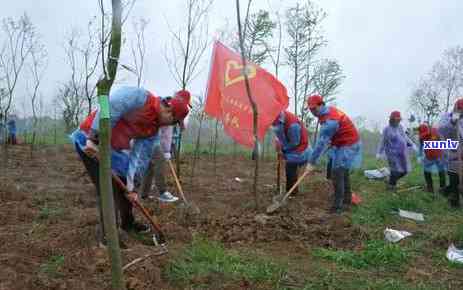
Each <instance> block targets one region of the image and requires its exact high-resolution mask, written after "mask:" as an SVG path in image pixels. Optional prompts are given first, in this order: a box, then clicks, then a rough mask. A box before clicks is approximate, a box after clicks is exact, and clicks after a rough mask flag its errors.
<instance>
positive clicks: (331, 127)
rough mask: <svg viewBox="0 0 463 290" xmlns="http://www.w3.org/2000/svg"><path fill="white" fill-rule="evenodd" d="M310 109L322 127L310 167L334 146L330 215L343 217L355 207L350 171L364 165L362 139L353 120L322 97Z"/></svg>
mask: <svg viewBox="0 0 463 290" xmlns="http://www.w3.org/2000/svg"><path fill="white" fill-rule="evenodd" d="M307 105H308V109H309V110H310V112H311V113H312V114H313V115H314V116H315V117H317V118H318V120H319V122H320V125H321V127H320V135H319V138H317V143H316V144H315V145H314V146H313V153H312V155H311V156H310V158H309V163H310V165H315V164H316V163H317V162H318V160H319V158H320V156H321V155H322V153H323V152H324V151H325V149H326V148H327V147H328V146H330V158H331V170H332V174H331V179H332V182H333V185H334V203H333V206H332V207H331V208H330V212H331V213H337V214H339V213H341V212H342V211H343V210H344V209H346V208H349V207H350V205H351V203H352V192H351V187H350V170H351V169H352V168H353V167H357V166H359V165H360V162H361V142H360V136H359V133H358V131H357V128H355V126H354V123H352V121H351V119H350V118H349V117H348V116H347V115H346V114H345V113H344V112H342V111H340V110H339V109H337V108H335V107H333V106H327V105H326V104H325V102H324V101H323V97H322V96H320V95H312V96H310V97H309V98H308V100H307Z"/></svg>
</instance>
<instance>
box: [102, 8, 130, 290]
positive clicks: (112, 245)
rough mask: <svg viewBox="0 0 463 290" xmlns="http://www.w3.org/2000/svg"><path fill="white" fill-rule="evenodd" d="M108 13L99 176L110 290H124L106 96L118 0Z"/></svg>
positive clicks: (117, 37)
mask: <svg viewBox="0 0 463 290" xmlns="http://www.w3.org/2000/svg"><path fill="white" fill-rule="evenodd" d="M112 11H113V14H112V25H111V40H110V45H109V47H110V51H109V53H108V60H107V67H108V72H107V73H106V72H105V76H104V79H102V80H100V81H99V82H98V84H97V94H98V99H99V104H100V132H99V134H100V136H99V141H100V144H99V154H100V164H99V175H100V192H101V197H102V199H101V200H102V210H103V222H104V228H105V232H106V238H107V240H108V253H109V257H110V261H111V276H112V288H113V289H117V290H119V289H125V285H124V278H123V273H122V259H121V252H120V248H119V237H118V231H117V226H116V216H115V211H114V208H115V206H114V197H113V190H112V179H111V125H110V115H109V98H108V95H109V91H110V90H111V86H112V84H113V82H114V79H115V78H116V73H117V65H118V59H119V54H120V48H121V26H122V23H121V18H122V7H121V1H120V0H112Z"/></svg>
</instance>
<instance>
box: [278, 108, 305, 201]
mask: <svg viewBox="0 0 463 290" xmlns="http://www.w3.org/2000/svg"><path fill="white" fill-rule="evenodd" d="M272 129H273V132H274V133H275V135H276V138H277V142H276V144H277V151H279V152H278V153H279V154H282V155H283V158H284V159H285V161H286V166H285V169H286V191H289V190H290V189H291V187H293V185H294V184H295V183H296V181H297V178H298V169H299V168H300V167H302V166H304V165H305V164H306V163H307V160H308V158H309V156H310V153H311V150H310V148H309V133H308V132H307V129H306V128H305V126H304V124H303V123H302V122H301V121H300V120H299V119H298V118H297V117H296V116H295V115H294V114H293V113H291V112H289V111H283V112H281V113H280V114H279V115H278V116H277V118H276V119H275V121H274V122H273V124H272ZM298 192H299V191H298V188H297V187H296V188H295V190H294V191H293V193H292V194H293V196H294V195H296V194H297V193H298Z"/></svg>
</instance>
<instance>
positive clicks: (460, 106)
mask: <svg viewBox="0 0 463 290" xmlns="http://www.w3.org/2000/svg"><path fill="white" fill-rule="evenodd" d="M455 109H457V110H463V98H460V99H458V100H457V101H456V102H455Z"/></svg>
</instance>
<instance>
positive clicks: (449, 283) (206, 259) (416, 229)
mask: <svg viewBox="0 0 463 290" xmlns="http://www.w3.org/2000/svg"><path fill="white" fill-rule="evenodd" d="M375 162H376V161H375V160H373V159H371V158H368V157H367V158H366V159H365V160H364V164H365V168H368V169H371V168H375ZM352 178H353V187H354V190H356V191H357V192H358V193H359V194H360V195H361V196H362V198H363V203H362V205H361V206H359V207H356V208H354V209H353V211H352V214H351V220H352V223H353V224H354V226H356V227H360V228H362V230H363V231H365V234H366V236H367V241H366V242H365V243H364V247H363V248H362V249H361V250H358V251H357V250H355V251H348V250H335V249H330V248H315V249H312V251H310V252H309V250H308V251H307V256H306V257H305V261H304V262H301V261H297V262H295V261H291V260H287V261H285V260H284V259H283V260H282V259H281V258H276V257H273V256H270V255H269V256H266V255H263V254H258V253H257V251H255V249H253V248H252V247H248V248H247V249H245V250H243V249H240V251H236V250H235V249H226V248H225V247H224V246H223V245H221V244H219V243H217V242H212V241H207V240H205V239H203V238H201V237H197V238H196V239H195V240H194V241H193V243H192V244H191V245H190V246H189V247H188V248H186V249H184V251H183V252H182V253H181V254H180V255H179V256H178V257H177V259H176V260H174V261H172V263H171V265H170V266H169V267H168V268H167V269H166V270H165V274H166V276H167V277H168V279H169V280H170V281H171V282H172V283H174V284H175V285H183V286H185V287H186V286H187V285H193V288H192V289H213V286H212V288H211V285H214V283H219V284H220V283H221V284H220V285H227V284H233V283H234V284H235V285H236V283H240V281H243V280H245V281H250V282H252V283H253V285H262V286H261V287H258V288H259V289H404V290H405V289H461V288H460V287H461V286H462V285H463V278H462V277H463V276H462V274H463V265H459V264H454V263H450V262H449V261H447V259H446V257H445V254H446V251H447V247H448V246H449V245H450V243H451V242H454V243H456V244H460V245H461V246H463V227H462V226H461V219H462V217H463V214H462V213H463V212H462V211H455V210H452V209H450V208H449V206H448V204H447V201H446V199H445V198H444V197H441V196H436V197H434V196H433V195H431V194H430V193H425V192H423V191H422V190H421V189H419V190H413V191H408V192H403V193H397V194H396V193H390V192H386V191H385V184H384V182H381V181H368V180H366V179H365V178H364V177H363V173H362V171H361V170H359V171H356V172H355V173H354V174H353V175H352ZM436 179H437V178H436ZM423 182H424V180H423V177H422V173H421V169H420V168H419V167H418V166H416V164H415V166H414V171H413V172H411V173H410V174H409V175H408V176H406V177H405V178H404V179H402V180H401V181H400V183H399V188H402V189H406V188H409V187H413V186H416V185H421V184H423ZM435 182H437V180H436V181H435ZM398 208H401V209H405V210H411V211H417V212H421V213H423V214H424V215H425V221H424V222H421V223H417V222H414V221H410V220H406V219H403V218H400V217H399V216H398V215H397V214H394V213H393V211H394V210H396V209H398ZM386 227H390V228H393V229H397V230H408V231H411V232H412V234H413V236H411V237H408V238H406V239H405V240H403V241H401V242H399V243H396V244H391V243H388V242H385V241H384V233H383V231H384V229H385V228H386ZM301 264H302V265H301ZM304 264H307V265H310V267H309V268H310V269H311V270H307V271H301V270H300V269H301V268H307V267H304ZM294 275H296V276H297V277H298V279H297V280H298V282H297V283H295V284H293V285H292V286H291V287H289V286H287V283H286V282H285V281H286V280H287V279H288V277H290V276H294ZM458 278H459V279H458ZM214 281H215V282H214ZM241 283H242V282H241ZM219 284H217V285H219Z"/></svg>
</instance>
